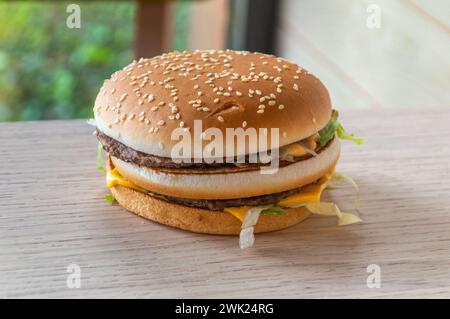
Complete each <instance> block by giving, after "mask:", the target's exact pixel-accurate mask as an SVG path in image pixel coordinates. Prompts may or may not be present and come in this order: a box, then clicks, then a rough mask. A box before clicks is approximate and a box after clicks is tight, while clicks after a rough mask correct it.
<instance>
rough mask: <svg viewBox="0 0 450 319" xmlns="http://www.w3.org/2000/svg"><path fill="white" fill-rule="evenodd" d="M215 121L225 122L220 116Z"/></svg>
mask: <svg viewBox="0 0 450 319" xmlns="http://www.w3.org/2000/svg"><path fill="white" fill-rule="evenodd" d="M217 119H218V120H219V122H222V123H223V122H225V120H224V119H223V117H222V116H220V115H219V116H218V117H217Z"/></svg>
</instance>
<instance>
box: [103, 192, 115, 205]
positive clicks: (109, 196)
mask: <svg viewBox="0 0 450 319" xmlns="http://www.w3.org/2000/svg"><path fill="white" fill-rule="evenodd" d="M115 200H116V198H115V197H114V195H113V194H106V195H105V201H106V202H107V203H109V204H112V203H114V201H115Z"/></svg>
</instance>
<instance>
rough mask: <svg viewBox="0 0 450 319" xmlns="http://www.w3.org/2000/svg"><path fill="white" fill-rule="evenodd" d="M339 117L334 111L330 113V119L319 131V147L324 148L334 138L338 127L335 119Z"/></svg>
mask: <svg viewBox="0 0 450 319" xmlns="http://www.w3.org/2000/svg"><path fill="white" fill-rule="evenodd" d="M338 116H339V112H338V111H336V110H333V111H332V112H331V119H330V121H329V122H328V124H327V125H325V127H324V128H323V129H321V130H320V131H319V141H318V143H319V145H320V146H321V147H323V146H325V145H326V144H327V143H328V142H329V141H330V140H331V139H332V138H333V136H334V133H336V130H337V128H338V126H339V122H338V121H337V118H338Z"/></svg>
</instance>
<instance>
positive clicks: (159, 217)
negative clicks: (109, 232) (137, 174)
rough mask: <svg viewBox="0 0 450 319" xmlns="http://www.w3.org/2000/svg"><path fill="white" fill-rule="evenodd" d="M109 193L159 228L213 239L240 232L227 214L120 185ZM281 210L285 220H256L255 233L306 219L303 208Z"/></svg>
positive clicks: (278, 217) (265, 217)
mask: <svg viewBox="0 0 450 319" xmlns="http://www.w3.org/2000/svg"><path fill="white" fill-rule="evenodd" d="M111 192H112V194H113V195H114V197H115V198H116V200H117V202H118V203H119V204H120V205H121V206H123V207H124V208H125V209H127V210H129V211H130V212H133V213H135V214H137V215H139V216H141V217H144V218H146V219H150V220H152V221H155V222H158V223H160V224H163V225H168V226H172V227H176V228H180V229H184V230H188V231H191V232H195V233H206V234H214V235H238V234H239V232H240V231H241V222H240V221H239V220H238V219H237V218H236V217H234V216H232V215H230V214H229V213H225V212H220V211H219V212H218V211H210V210H206V209H199V208H192V207H187V206H182V205H177V204H173V203H169V202H166V201H164V200H161V199H157V198H154V197H152V196H150V195H146V194H144V193H140V192H138V191H135V190H133V189H130V188H126V187H124V186H120V185H118V186H115V187H113V188H111ZM285 210H286V212H287V215H285V216H270V215H269V216H264V215H263V216H260V218H259V220H258V224H256V226H255V232H256V233H265V232H270V231H275V230H281V229H284V228H287V227H290V226H293V225H295V224H297V223H299V222H301V221H303V220H305V219H306V218H307V217H308V216H309V215H310V212H309V211H308V210H307V209H306V208H304V207H299V208H288V209H285Z"/></svg>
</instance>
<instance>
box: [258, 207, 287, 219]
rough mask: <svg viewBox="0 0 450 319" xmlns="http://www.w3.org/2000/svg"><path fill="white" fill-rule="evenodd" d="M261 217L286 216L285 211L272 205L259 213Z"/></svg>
mask: <svg viewBox="0 0 450 319" xmlns="http://www.w3.org/2000/svg"><path fill="white" fill-rule="evenodd" d="M261 215H274V216H285V215H287V211H285V210H284V209H283V208H281V207H280V206H275V205H274V206H271V207H269V208H266V209H264V210H263V211H261Z"/></svg>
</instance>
